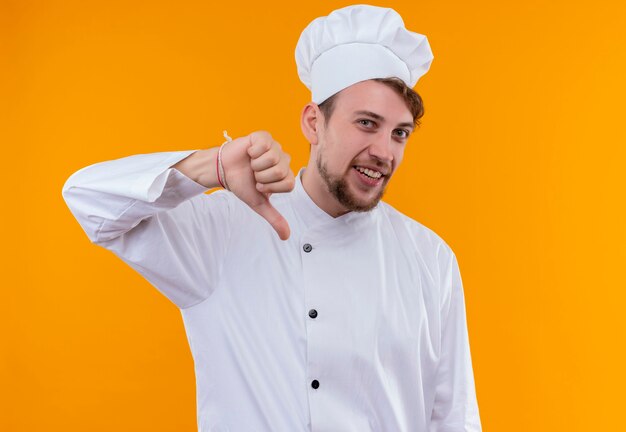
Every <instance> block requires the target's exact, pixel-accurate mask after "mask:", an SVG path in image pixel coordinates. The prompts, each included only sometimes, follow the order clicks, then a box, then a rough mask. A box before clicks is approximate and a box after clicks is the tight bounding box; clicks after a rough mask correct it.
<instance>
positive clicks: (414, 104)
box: [318, 77, 424, 127]
mask: <svg viewBox="0 0 626 432" xmlns="http://www.w3.org/2000/svg"><path fill="white" fill-rule="evenodd" d="M372 80H373V81H378V82H379V83H382V84H385V85H386V86H388V87H390V88H391V89H392V90H394V91H395V92H396V93H397V94H398V95H399V96H400V97H401V98H402V99H403V100H404V102H405V103H406V105H407V108H409V111H410V112H411V115H413V124H414V125H415V126H416V127H417V126H419V125H420V121H419V120H420V119H421V118H422V116H423V115H424V103H423V101H422V97H421V96H420V95H419V94H417V92H416V91H415V90H413V89H412V88H411V87H409V86H408V85H406V84H405V82H404V81H402V80H401V79H400V78H396V77H391V78H373V79H372ZM339 93H341V92H338V93H335V94H334V95H332V96H331V97H329V98H328V99H326V100H325V101H323V102H322V103H321V104H319V105H318V106H319V108H320V111H322V114H324V124H325V125H326V124H328V121H329V120H330V116H331V115H332V114H333V110H334V108H335V101H336V98H337V95H338V94H339Z"/></svg>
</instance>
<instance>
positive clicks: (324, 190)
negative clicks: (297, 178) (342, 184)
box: [302, 158, 349, 218]
mask: <svg viewBox="0 0 626 432" xmlns="http://www.w3.org/2000/svg"><path fill="white" fill-rule="evenodd" d="M312 159H313V158H311V159H309V164H308V165H307V167H306V169H305V170H304V172H303V173H302V186H303V187H304V191H305V192H306V193H307V194H308V195H309V197H310V198H311V199H312V200H313V202H314V203H315V205H317V206H318V207H319V208H321V209H322V210H324V211H325V212H326V213H328V214H329V215H330V216H332V217H334V218H336V217H339V216H341V215H344V214H346V213H348V212H349V210H347V209H346V208H345V207H343V206H342V205H341V204H340V203H339V201H337V199H336V198H335V197H334V196H333V195H332V194H331V193H330V192H329V191H328V187H327V186H326V183H325V182H324V180H323V179H322V177H321V176H320V173H319V171H318V170H317V166H316V165H315V162H314V161H313V160H312Z"/></svg>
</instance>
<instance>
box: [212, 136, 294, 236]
mask: <svg viewBox="0 0 626 432" xmlns="http://www.w3.org/2000/svg"><path fill="white" fill-rule="evenodd" d="M290 161H291V157H290V156H289V155H288V154H287V153H285V152H283V151H282V149H281V147H280V144H278V142H276V141H274V140H273V139H272V136H271V135H270V134H269V132H265V131H257V132H252V133H251V134H250V135H248V136H245V137H241V138H236V139H234V140H233V141H231V142H229V143H228V144H226V145H225V146H224V148H223V149H222V166H223V167H224V176H225V177H226V183H227V184H228V187H229V189H230V191H231V192H232V193H234V194H235V195H236V196H237V197H238V198H239V199H240V200H242V201H243V202H245V203H246V204H247V205H248V206H250V208H251V209H252V210H254V211H255V212H257V213H258V214H259V215H261V216H262V217H263V218H264V219H265V220H267V221H268V222H269V223H270V225H271V226H272V227H273V228H274V230H276V232H277V233H278V236H279V237H280V238H281V240H287V239H288V238H289V234H290V230H289V224H288V223H287V220H286V219H285V218H284V217H283V216H282V215H281V214H280V213H279V212H278V210H276V209H275V208H274V207H273V206H272V204H271V203H270V200H269V197H270V195H271V194H272V193H280V192H289V191H292V190H293V188H294V186H295V177H294V175H293V173H292V172H291V169H290V168H289V162H290Z"/></svg>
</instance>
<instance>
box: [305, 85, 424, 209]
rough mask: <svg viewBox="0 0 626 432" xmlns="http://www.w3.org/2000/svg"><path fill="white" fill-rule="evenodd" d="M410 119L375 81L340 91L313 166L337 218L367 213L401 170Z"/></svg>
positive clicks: (394, 95) (398, 101)
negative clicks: (332, 201)
mask: <svg viewBox="0 0 626 432" xmlns="http://www.w3.org/2000/svg"><path fill="white" fill-rule="evenodd" d="M412 131H413V117H412V115H411V112H410V111H409V109H408V107H407V106H406V103H405V102H404V100H403V99H402V98H401V97H400V96H399V95H398V94H397V93H396V92H395V91H394V90H392V89H391V88H389V87H388V86H386V85H385V84H382V83H379V82H376V81H371V80H369V81H363V82H360V83H357V84H354V85H352V86H350V87H348V88H346V89H344V90H342V91H341V93H340V94H338V95H337V99H336V101H335V107H334V110H333V113H332V115H331V117H330V119H329V120H328V121H327V124H326V125H324V127H320V132H321V133H320V141H319V145H317V146H316V147H317V148H316V152H315V153H316V154H315V155H313V154H312V156H314V157H315V162H316V164H315V166H316V168H317V171H318V173H319V178H320V179H321V180H322V181H323V182H324V184H325V187H326V190H327V192H328V194H329V195H330V197H331V199H332V200H334V201H335V204H336V205H335V206H334V207H335V209H336V211H335V213H337V214H341V213H345V212H347V211H361V212H362V211H369V210H371V209H372V208H374V207H376V205H377V204H378V202H379V201H380V200H381V198H382V197H383V195H384V193H385V190H386V186H387V183H388V182H389V180H390V178H391V176H392V175H393V173H394V172H395V170H396V169H397V168H398V166H399V165H400V162H401V161H402V157H403V155H404V148H405V145H406V141H407V139H408V136H409V135H410V133H411V132H412Z"/></svg>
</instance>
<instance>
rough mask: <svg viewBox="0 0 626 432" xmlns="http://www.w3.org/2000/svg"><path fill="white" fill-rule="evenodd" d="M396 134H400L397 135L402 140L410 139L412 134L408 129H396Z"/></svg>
mask: <svg viewBox="0 0 626 432" xmlns="http://www.w3.org/2000/svg"><path fill="white" fill-rule="evenodd" d="M395 132H400V134H398V135H396V136H397V137H400V138H408V137H409V134H410V132H409V131H408V130H406V129H396V130H394V133H395Z"/></svg>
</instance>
